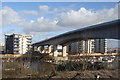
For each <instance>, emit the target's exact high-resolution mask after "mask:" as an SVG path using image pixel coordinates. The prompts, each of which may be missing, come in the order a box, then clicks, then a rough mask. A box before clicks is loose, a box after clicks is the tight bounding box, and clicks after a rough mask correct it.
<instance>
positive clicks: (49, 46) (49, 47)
mask: <svg viewBox="0 0 120 80" xmlns="http://www.w3.org/2000/svg"><path fill="white" fill-rule="evenodd" d="M51 51H52V49H51V45H48V53H51Z"/></svg>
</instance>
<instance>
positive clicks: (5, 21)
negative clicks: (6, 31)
mask: <svg viewBox="0 0 120 80" xmlns="http://www.w3.org/2000/svg"><path fill="white" fill-rule="evenodd" d="M1 14H2V21H1V22H2V26H8V25H9V26H10V25H17V26H21V25H23V24H24V21H25V19H24V18H22V17H21V16H19V14H18V13H17V12H15V11H14V10H13V9H12V8H10V7H7V6H5V7H3V9H2V10H1Z"/></svg>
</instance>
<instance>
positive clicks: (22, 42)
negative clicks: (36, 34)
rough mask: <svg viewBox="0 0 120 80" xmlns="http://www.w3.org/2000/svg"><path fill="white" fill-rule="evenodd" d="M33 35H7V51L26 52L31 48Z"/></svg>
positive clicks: (14, 52)
mask: <svg viewBox="0 0 120 80" xmlns="http://www.w3.org/2000/svg"><path fill="white" fill-rule="evenodd" d="M31 44H32V37H31V36H29V35H21V34H12V35H5V53H7V54H25V53H26V52H28V51H29V50H31Z"/></svg>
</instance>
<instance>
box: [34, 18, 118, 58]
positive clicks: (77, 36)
mask: <svg viewBox="0 0 120 80" xmlns="http://www.w3.org/2000/svg"><path fill="white" fill-rule="evenodd" d="M119 28H120V20H119V19H118V20H114V21H110V22H105V23H102V24H97V25H92V26H89V27H85V28H81V29H77V30H74V31H70V32H67V33H64V34H61V35H58V36H55V37H52V38H50V39H46V40H43V41H40V42H37V43H34V44H33V47H36V48H38V47H39V50H40V52H41V53H44V46H45V45H48V53H50V52H51V45H53V50H54V51H53V56H54V57H57V54H58V52H57V45H62V49H63V52H62V56H63V57H65V56H67V45H68V44H70V43H72V42H76V41H80V40H88V39H118V40H119V39H120V33H119Z"/></svg>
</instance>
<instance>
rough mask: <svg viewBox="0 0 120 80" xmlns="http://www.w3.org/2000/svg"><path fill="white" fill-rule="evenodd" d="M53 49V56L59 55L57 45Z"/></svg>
mask: <svg viewBox="0 0 120 80" xmlns="http://www.w3.org/2000/svg"><path fill="white" fill-rule="evenodd" d="M53 49H54V52H53V56H54V57H57V56H58V51H57V45H54V46H53Z"/></svg>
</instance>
